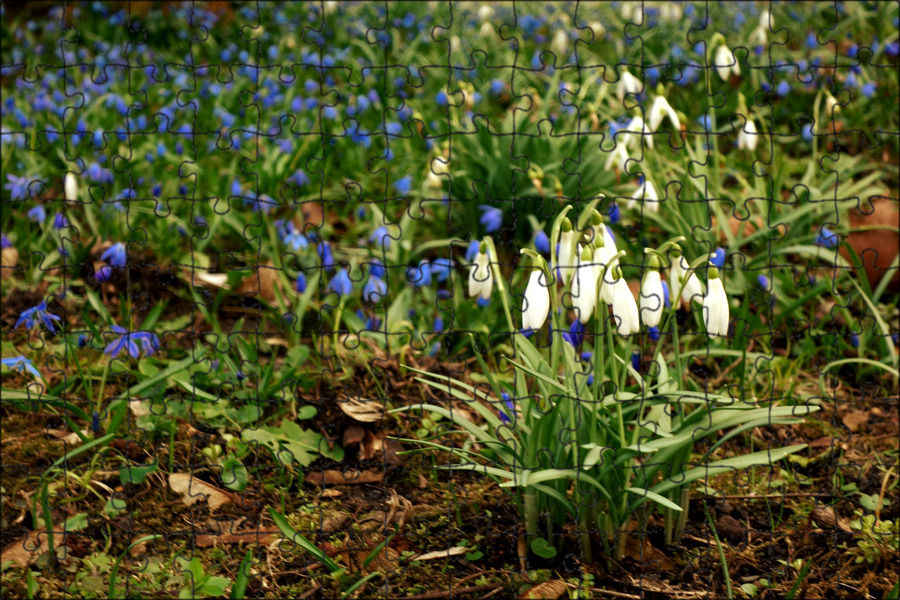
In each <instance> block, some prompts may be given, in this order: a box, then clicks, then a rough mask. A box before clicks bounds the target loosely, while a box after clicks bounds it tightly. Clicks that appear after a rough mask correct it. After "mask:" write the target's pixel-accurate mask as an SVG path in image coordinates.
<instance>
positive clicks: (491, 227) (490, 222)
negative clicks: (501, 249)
mask: <svg viewBox="0 0 900 600" xmlns="http://www.w3.org/2000/svg"><path fill="white" fill-rule="evenodd" d="M478 208H480V209H481V210H482V211H484V212H483V213H482V214H481V218H480V219H479V220H478V222H479V223H481V224H482V225H484V228H485V231H487V232H488V233H493V232H495V231H497V230H498V229H500V227H501V226H502V225H503V211H502V210H500V209H499V208H496V207H494V206H488V205H486V204H481V205H479V207H478Z"/></svg>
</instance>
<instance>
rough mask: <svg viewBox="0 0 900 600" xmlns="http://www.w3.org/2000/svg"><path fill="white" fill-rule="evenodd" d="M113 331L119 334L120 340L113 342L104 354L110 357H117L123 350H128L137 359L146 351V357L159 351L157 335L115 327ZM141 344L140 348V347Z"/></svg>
mask: <svg viewBox="0 0 900 600" xmlns="http://www.w3.org/2000/svg"><path fill="white" fill-rule="evenodd" d="M112 330H113V331H114V332H115V333H117V334H119V338H118V339H116V340H113V341H112V342H111V343H110V344H109V345H108V346H106V349H105V350H104V351H103V353H104V354H108V355H109V356H110V357H112V358H115V357H117V356H118V355H119V354H120V353H121V352H122V350H127V352H128V354H129V356H131V358H137V357H138V356H140V354H141V350H143V351H144V355H145V356H150V355H151V354H153V353H154V352H156V351H157V350H159V338H158V337H157V336H156V334H154V333H151V332H149V331H128V330H127V329H125V328H124V327H119V326H118V325H113V326H112ZM138 344H140V347H139V346H138Z"/></svg>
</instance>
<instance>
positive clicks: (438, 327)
mask: <svg viewBox="0 0 900 600" xmlns="http://www.w3.org/2000/svg"><path fill="white" fill-rule="evenodd" d="M443 330H444V320H443V319H442V318H441V317H440V316H437V317H435V318H434V332H435V333H440V332H442V331H443Z"/></svg>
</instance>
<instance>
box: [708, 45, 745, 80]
mask: <svg viewBox="0 0 900 600" xmlns="http://www.w3.org/2000/svg"><path fill="white" fill-rule="evenodd" d="M713 64H715V66H716V72H718V73H719V77H721V78H722V81H728V75H729V74H730V73H731V72H732V70H733V71H734V73H735V75H740V74H741V69H740V67H739V66H738V64H737V60H736V59H735V58H734V55H733V54H732V53H731V50H729V49H728V46H726V45H725V44H721V45H720V46H719V47H718V48H716V57H715V60H714V61H713Z"/></svg>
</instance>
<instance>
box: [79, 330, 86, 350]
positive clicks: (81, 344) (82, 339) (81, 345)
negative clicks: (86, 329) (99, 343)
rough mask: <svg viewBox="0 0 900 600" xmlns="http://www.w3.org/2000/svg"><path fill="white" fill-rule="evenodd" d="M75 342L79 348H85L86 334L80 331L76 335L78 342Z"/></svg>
mask: <svg viewBox="0 0 900 600" xmlns="http://www.w3.org/2000/svg"><path fill="white" fill-rule="evenodd" d="M77 343H78V347H79V348H86V347H87V345H88V338H87V336H86V335H85V334H83V333H82V334H81V335H79V336H78V342H77Z"/></svg>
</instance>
